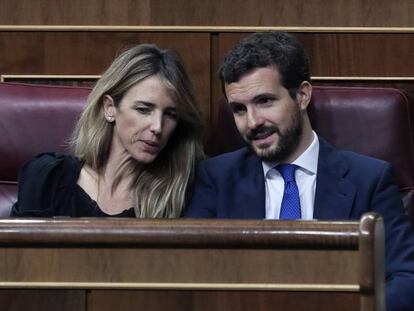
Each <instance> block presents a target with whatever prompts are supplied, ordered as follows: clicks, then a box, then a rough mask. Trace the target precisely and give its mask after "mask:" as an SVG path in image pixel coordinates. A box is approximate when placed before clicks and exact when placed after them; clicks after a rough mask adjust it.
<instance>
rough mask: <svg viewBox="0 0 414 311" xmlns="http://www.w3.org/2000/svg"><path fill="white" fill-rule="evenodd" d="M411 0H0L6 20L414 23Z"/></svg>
mask: <svg viewBox="0 0 414 311" xmlns="http://www.w3.org/2000/svg"><path fill="white" fill-rule="evenodd" d="M413 16H414V3H413V2H412V1H411V0H394V1H389V0H364V1H360V0H348V1H345V0H333V1H325V0H308V1H303V0H289V1H288V0H278V1H274V0H245V1H242V2H240V3H239V2H234V1H231V0H221V1H219V0H213V1H202V0H192V1H186V0H172V1H164V0H141V1H136V0H118V1H111V0H89V1H82V0H72V1H65V0H43V1H31V0H2V4H1V9H0V23H1V24H10V25H24V24H33V25H41V24H54V25H59V24H62V25H178V26H182V25H212V26H214V25H220V26H229V25H236V26H342V27H344V26H345V27H349V26H353V27H361V26H370V27H413V26H414V19H413Z"/></svg>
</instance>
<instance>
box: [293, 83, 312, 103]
mask: <svg viewBox="0 0 414 311" xmlns="http://www.w3.org/2000/svg"><path fill="white" fill-rule="evenodd" d="M311 98H312V85H311V84H310V83H309V82H308V81H303V82H302V83H301V84H300V86H299V88H298V91H297V93H296V99H297V101H298V104H299V107H300V109H301V110H306V108H307V107H308V105H309V103H310V101H311Z"/></svg>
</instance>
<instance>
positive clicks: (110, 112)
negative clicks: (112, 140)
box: [103, 95, 116, 123]
mask: <svg viewBox="0 0 414 311" xmlns="http://www.w3.org/2000/svg"><path fill="white" fill-rule="evenodd" d="M103 113H104V116H105V119H106V121H108V122H109V123H112V122H114V121H115V115H116V107H115V103H114V99H113V98H112V97H111V96H109V95H104V97H103Z"/></svg>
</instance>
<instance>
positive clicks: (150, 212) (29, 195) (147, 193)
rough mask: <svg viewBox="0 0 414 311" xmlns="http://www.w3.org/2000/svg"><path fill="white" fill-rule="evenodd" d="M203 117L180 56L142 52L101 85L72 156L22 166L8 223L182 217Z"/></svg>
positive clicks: (119, 63)
mask: <svg viewBox="0 0 414 311" xmlns="http://www.w3.org/2000/svg"><path fill="white" fill-rule="evenodd" d="M201 130H202V116H201V110H200V107H199V105H198V104H197V102H196V100H195V97H194V94H193V90H192V85H191V82H190V80H189V78H188V75H187V73H186V72H185V70H184V67H183V65H182V64H181V62H180V60H179V59H178V57H177V56H176V55H175V54H173V53H172V52H170V51H168V50H160V49H158V48H157V47H156V46H154V45H148V44H144V45H139V46H136V47H134V48H131V49H129V50H127V51H125V52H124V53H122V54H121V55H120V56H119V57H117V58H116V59H115V60H114V62H113V63H112V65H111V66H110V67H109V68H108V69H107V70H106V72H105V73H104V74H103V75H102V77H101V78H100V79H99V80H98V81H97V83H96V85H95V87H94V88H93V90H92V92H91V93H90V95H89V97H88V100H87V105H86V108H85V109H84V111H83V113H82V115H81V117H80V119H79V121H78V123H77V125H76V128H75V130H74V133H73V135H72V139H71V145H72V147H73V152H74V156H68V155H62V154H56V153H47V154H42V155H40V156H38V157H36V158H35V159H34V160H32V161H30V162H28V163H27V164H25V165H24V166H23V168H22V169H21V171H20V175H19V190H18V201H17V203H16V204H15V205H14V206H13V209H12V212H11V216H20V217H30V216H38V217H49V216H72V217H80V216H84V217H85V216H86V217H87V216H91V217H98V216H127V217H128V216H130V217H133V216H136V217H139V218H151V217H152V218H158V217H168V218H171V217H179V216H180V214H181V211H182V208H183V206H184V204H185V200H186V194H187V190H188V185H189V184H190V182H191V181H192V178H193V174H194V167H195V164H196V162H197V161H198V160H200V159H201V158H202V157H203V152H202V146H201Z"/></svg>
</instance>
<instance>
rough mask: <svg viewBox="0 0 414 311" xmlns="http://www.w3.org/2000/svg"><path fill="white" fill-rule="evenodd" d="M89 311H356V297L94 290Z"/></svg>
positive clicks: (292, 293) (298, 293) (339, 295)
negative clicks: (138, 310)
mask: <svg viewBox="0 0 414 311" xmlns="http://www.w3.org/2000/svg"><path fill="white" fill-rule="evenodd" d="M87 301H88V304H87V309H88V310H90V311H112V310H123V311H133V310H134V311H135V310H137V308H139V309H140V310H146V311H164V310H170V311H183V310H188V311H211V310H215V311H229V310H238V311H251V310H255V311H273V310H289V311H303V310H307V311H331V310H333V309H332V306H335V308H334V309H335V311H351V310H352V311H356V310H359V302H358V295H356V294H355V293H338V292H336V293H326V292H325V293H324V292H316V293H309V292H308V293H307V292H260V291H253V292H250V291H249V292H246V291H227V292H223V291H221V292H219V291H193V292H190V291H108V290H92V291H91V292H89V294H88V296H87Z"/></svg>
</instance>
